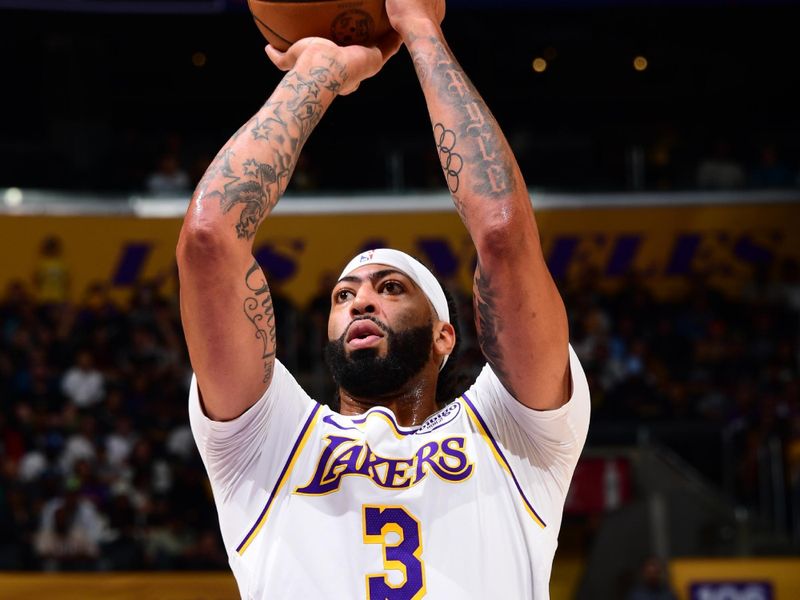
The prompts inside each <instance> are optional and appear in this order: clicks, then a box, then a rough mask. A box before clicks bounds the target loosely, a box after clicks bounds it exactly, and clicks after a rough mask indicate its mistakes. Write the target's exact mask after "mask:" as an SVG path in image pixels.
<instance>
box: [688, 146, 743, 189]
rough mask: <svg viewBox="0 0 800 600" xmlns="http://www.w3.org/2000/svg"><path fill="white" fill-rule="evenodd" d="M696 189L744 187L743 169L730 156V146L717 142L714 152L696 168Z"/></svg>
mask: <svg viewBox="0 0 800 600" xmlns="http://www.w3.org/2000/svg"><path fill="white" fill-rule="evenodd" d="M696 179H697V187H699V188H701V189H707V190H730V189H739V188H742V187H744V183H745V179H746V176H745V171H744V167H743V166H742V165H741V163H739V162H738V161H737V160H736V159H735V158H733V156H732V152H731V146H730V144H729V143H728V142H727V141H725V140H719V141H717V143H716V144H715V146H714V152H713V153H712V154H711V155H710V156H708V157H706V158H704V159H703V160H702V161H700V164H699V165H698V166H697V176H696Z"/></svg>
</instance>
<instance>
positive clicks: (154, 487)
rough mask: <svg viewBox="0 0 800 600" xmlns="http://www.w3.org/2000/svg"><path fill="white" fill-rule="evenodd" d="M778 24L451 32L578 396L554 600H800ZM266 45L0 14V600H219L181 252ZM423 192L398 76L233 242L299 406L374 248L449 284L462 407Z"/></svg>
mask: <svg viewBox="0 0 800 600" xmlns="http://www.w3.org/2000/svg"><path fill="white" fill-rule="evenodd" d="M798 23H800V6H798V5H797V3H795V2H789V1H785V2H777V1H775V2H770V1H755V0H754V1H752V2H747V1H738V2H732V1H723V0H719V1H713V0H706V1H695V2H692V1H688V0H687V1H683V2H681V1H676V2H668V1H662V2H635V1H633V0H630V1H627V2H625V1H621V0H618V1H615V0H582V1H581V0H562V1H559V2H556V1H546V0H460V1H459V0H451V1H450V2H449V4H448V15H447V18H446V20H445V24H444V28H445V33H446V35H447V36H448V40H449V41H450V44H451V46H452V48H453V50H454V52H455V54H456V55H457V56H458V58H459V59H460V61H461V63H462V65H463V66H464V67H465V69H466V71H467V72H468V73H469V75H470V77H471V78H472V79H473V81H474V82H475V84H476V86H477V87H478V89H479V90H480V91H481V92H482V93H483V95H484V97H485V99H486V100H487V103H488V104H489V106H490V107H491V108H492V110H493V111H494V113H495V115H496V117H497V119H498V121H499V122H500V124H501V126H502V127H503V128H504V130H505V132H506V134H507V137H508V138H509V141H510V143H511V145H512V147H513V149H514V151H515V153H516V155H517V158H518V160H519V162H520V165H521V167H522V170H523V173H524V175H525V178H526V180H527V182H528V185H529V187H530V190H531V197H532V201H533V203H534V206H535V208H536V209H537V221H538V223H539V226H540V229H541V231H542V243H543V247H544V250H545V255H546V257H547V260H548V264H549V265H550V268H551V271H552V272H553V274H554V276H555V278H556V280H557V282H558V284H559V286H560V289H561V291H562V294H563V295H564V299H565V302H566V305H567V309H568V312H569V318H570V326H571V339H572V344H573V346H574V347H575V350H576V351H577V352H578V354H579V356H580V357H581V360H582V362H583V364H584V367H585V369H586V372H587V375H588V376H589V380H590V386H591V388H592V393H593V398H592V403H593V422H592V426H591V429H590V433H589V440H588V444H587V448H586V450H585V452H584V456H583V458H582V460H581V462H580V463H579V465H578V469H577V471H576V474H575V478H574V481H573V484H572V489H571V492H570V496H569V499H568V502H567V506H566V509H565V518H564V524H563V528H562V533H561V538H560V547H559V550H558V553H557V556H556V562H555V566H554V573H553V581H552V596H553V598H554V599H555V600H560V599H567V598H580V599H595V598H599V599H605V598H622V599H637V600H648V599H653V600H655V599H661V598H681V599H689V598H691V599H697V600H737V599H740V598H741V599H742V600H745V599H746V600H761V599H765V600H767V599H780V600H789V599H792V598H799V597H800V561H798V559H797V556H798V554H800V379H798V368H799V367H800V235H799V229H800V227H799V226H800V116H798V108H797V107H798V106H800V69H798V68H797V59H798V58H799V57H800V37H799V36H798V33H797V29H798ZM263 46H264V42H263V40H262V38H261V36H260V34H259V33H258V31H257V29H256V28H255V26H254V25H253V23H252V20H251V18H250V16H249V15H248V13H247V9H246V2H244V1H243V0H169V1H168V0H164V1H161V0H136V1H124V0H0V57H1V58H0V69H2V70H1V71H0V81H2V83H3V86H2V91H1V92H0V107H2V111H1V112H0V114H1V115H2V118H0V265H2V267H1V268H0V571H5V572H6V573H5V574H3V573H0V598H19V597H21V596H22V595H23V594H28V595H29V597H30V593H36V592H31V591H30V590H37V591H38V593H44V592H43V591H42V590H43V589H44V588H43V587H42V586H46V585H48V582H51V583H52V585H54V586H56V587H55V588H54V589H55V590H56V592H54V593H58V594H59V595H60V597H67V596H64V595H63V594H67V595H68V594H69V590H70V589H72V590H77V591H75V594H76V595H75V597H76V598H77V597H82V598H85V597H94V595H100V594H101V593H103V594H105V593H108V589H109V587H108V586H109V585H111V584H110V583H109V582H117V583H116V584H115V585H117V586H121V587H120V588H119V589H122V590H124V589H127V590H130V589H137V590H139V591H138V592H137V594H139V595H140V596H141V597H147V593H150V592H147V593H145V592H143V591H142V590H144V589H145V587H146V585H147V582H148V581H149V582H151V583H152V582H157V585H158V590H159V591H158V592H152V594H151V596H150V597H169V598H183V597H189V596H186V594H188V593H189V592H188V591H187V590H190V589H191V594H192V595H191V597H192V598H212V597H213V598H217V597H219V598H225V597H235V596H236V591H235V586H234V585H233V582H232V579H231V577H230V575H229V574H228V572H227V559H226V555H225V550H224V548H223V547H222V542H221V539H220V536H219V529H218V522H217V517H216V511H215V509H214V505H213V500H212V498H211V496H210V490H209V488H208V485H207V479H206V476H205V472H204V469H203V467H202V464H201V462H200V460H199V456H198V454H197V451H196V448H195V446H194V442H193V440H192V438H191V433H190V432H189V429H188V417H187V389H188V388H187V386H188V381H189V378H190V375H191V370H190V365H189V362H188V357H187V353H186V349H185V346H184V342H183V335H182V330H181V326H180V318H179V312H178V306H177V281H176V273H175V260H174V248H175V243H176V240H177V233H178V231H179V229H180V219H181V216H182V213H183V211H184V210H185V208H186V206H187V204H188V200H189V197H190V195H191V190H192V189H193V187H194V185H195V184H196V183H197V181H198V180H199V178H200V177H201V176H202V174H203V172H204V170H205V168H206V166H207V165H208V163H209V162H210V160H211V159H212V158H213V156H214V155H215V153H216V151H217V150H218V149H219V147H221V146H222V145H223V144H224V142H225V141H226V140H227V138H228V136H229V135H231V134H232V133H233V132H234V131H235V130H236V129H237V128H238V127H239V125H241V123H243V122H244V121H245V120H246V119H247V118H249V116H250V115H251V114H252V113H253V112H255V110H256V109H257V108H258V107H259V106H260V104H261V103H263V101H264V100H265V99H266V97H267V95H268V93H269V92H270V91H271V90H272V88H273V87H274V86H275V85H276V84H277V82H278V81H279V78H280V74H279V73H278V72H277V70H276V69H275V68H274V67H273V66H272V65H271V64H270V63H269V61H268V60H267V59H266V57H265V56H264V54H263ZM444 190H445V186H444V182H443V178H442V174H441V168H440V166H439V162H438V158H437V155H436V152H435V150H434V146H433V143H432V139H431V135H430V123H429V121H428V118H427V113H426V111H425V105H424V102H423V100H422V95H421V92H420V91H419V88H418V84H417V82H416V79H415V76H414V72H413V68H412V66H411V63H410V60H409V59H408V57H407V55H406V54H405V53H404V52H401V53H400V54H399V55H398V56H397V57H395V58H394V59H393V60H392V61H390V63H389V64H388V65H387V66H386V67H385V69H384V72H382V73H381V74H380V75H379V76H378V77H376V78H374V79H372V80H370V81H368V82H366V83H365V84H364V85H362V86H361V88H360V90H359V91H358V93H356V94H354V95H352V96H348V97H346V98H340V99H338V100H337V101H336V103H335V104H334V105H333V107H332V108H331V109H330V111H329V113H328V116H327V117H326V118H325V119H324V120H323V121H322V123H321V124H320V125H319V127H318V128H317V130H316V132H315V133H314V135H313V136H312V137H311V139H310V141H309V142H308V144H307V146H306V149H305V150H304V152H303V155H302V156H301V159H300V162H299V165H298V168H297V171H296V173H295V175H294V178H293V180H292V183H291V184H290V188H289V191H288V193H287V195H286V198H285V199H284V200H283V201H282V202H281V203H280V204H279V206H278V209H277V210H276V212H275V214H274V216H272V217H270V219H268V220H267V222H265V225H264V226H263V227H262V231H261V232H260V234H259V236H258V237H257V238H256V243H255V254H256V257H257V259H258V260H259V262H260V263H261V265H262V267H263V268H264V269H265V270H267V271H268V273H269V278H270V282H271V287H272V288H273V300H274V304H275V310H276V315H277V319H278V322H277V327H278V348H279V350H278V356H279V358H280V359H281V360H282V361H283V362H284V363H285V364H286V365H287V366H288V367H289V368H290V370H292V372H293V373H294V374H295V375H296V377H297V378H298V379H299V380H300V381H301V382H302V384H303V385H304V387H305V388H306V389H307V390H308V391H309V393H310V394H311V395H312V396H313V397H315V398H317V399H318V400H320V401H322V402H328V401H329V400H330V399H331V397H332V394H333V389H332V387H331V383H330V381H329V377H328V374H327V370H326V367H325V366H324V364H323V363H322V360H321V347H322V344H323V342H324V341H325V325H326V320H327V312H328V309H329V290H330V287H331V285H332V281H333V280H334V278H335V276H336V274H338V272H339V269H340V268H341V266H342V265H343V264H344V262H345V261H346V260H347V259H349V258H350V257H351V256H352V255H353V254H355V253H357V252H358V251H360V250H362V249H365V248H369V247H375V246H379V245H392V246H395V247H398V248H400V249H403V250H406V251H408V252H410V253H412V254H415V255H417V256H419V257H420V258H421V259H422V260H423V261H424V262H426V263H427V264H429V265H430V266H431V267H432V269H433V270H434V271H435V272H436V273H437V274H438V275H439V276H440V277H441V279H442V280H443V281H444V282H445V283H446V284H447V285H448V287H449V288H450V289H451V291H452V292H453V293H454V294H455V295H456V297H457V299H458V304H459V306H460V309H461V310H460V320H461V324H462V329H463V331H464V339H465V343H464V351H463V353H462V356H461V357H460V359H459V361H460V362H459V364H460V366H461V368H462V370H463V372H464V374H465V382H466V381H467V379H468V377H469V376H470V375H472V374H474V373H475V372H476V369H478V368H479V367H480V365H481V364H482V359H481V356H480V352H479V350H478V349H477V347H476V344H475V336H474V330H473V328H472V325H471V323H472V313H471V311H472V308H471V302H470V291H471V273H472V269H473V266H474V261H475V253H474V250H473V249H472V246H471V243H470V241H469V238H468V236H467V234H466V231H465V230H464V229H463V227H462V226H461V224H460V222H459V221H458V218H457V216H456V214H455V212H454V211H453V210H452V208H451V204H450V200H449V197H448V196H447V195H446V194H445V193H443V191H444ZM465 387H466V385H465ZM42 571H45V572H49V573H66V572H69V573H74V572H82V573H86V572H90V573H102V579H98V578H97V577H100V576H99V575H85V576H84V578H83V579H81V580H80V583H75V582H76V581H78V580H76V579H65V580H62V579H57V578H56V579H52V578H41V577H37V578H32V577H30V575H32V574H33V573H38V572H42ZM176 571H193V572H195V573H197V572H202V573H203V574H202V575H200V574H199V573H198V574H196V575H193V576H192V577H190V578H188V579H187V578H185V577H184V578H181V576H180V575H176V574H175V572H176ZM26 572H27V575H26V574H25V573H26ZM131 572H147V573H148V575H147V576H141V577H138V578H137V577H136V576H132V575H130V573H131ZM155 572H159V573H169V574H170V575H165V576H163V577H167V579H164V578H163V577H162V576H160V575H157V574H155ZM215 572H216V573H217V574H216V575H215V574H213V573H215ZM118 573H126V574H127V575H125V578H123V579H119V577H122V576H120V575H116V574H118ZM208 573H212V574H211V575H208ZM131 577H132V579H131ZM65 581H71V582H72V584H71V586H70V585H68V584H65V583H64V582H65ZM98 581H102V582H104V583H103V584H102V585H105V586H106V587H105V588H103V589H104V590H106V591H104V592H100V591H96V592H95V591H92V590H97V589H99V588H96V587H93V586H97V585H98ZM132 581H134V582H136V583H135V584H132V583H131V582H132ZM153 585H155V584H153ZM192 585H194V586H195V588H192ZM31 586H33V587H31ZM37 586H38V587H37ZM126 586H127V587H126ZM131 586H134V587H133V588H132V587H131ZM136 586H139V587H136ZM142 586H145V587H142ZM170 586H172V587H170ZM26 590H27V591H26ZM120 594H123V592H120ZM142 594H144V596H142ZM123 596H124V594H123V595H121V596H119V597H123ZM32 597H37V596H35V595H34V596H32Z"/></svg>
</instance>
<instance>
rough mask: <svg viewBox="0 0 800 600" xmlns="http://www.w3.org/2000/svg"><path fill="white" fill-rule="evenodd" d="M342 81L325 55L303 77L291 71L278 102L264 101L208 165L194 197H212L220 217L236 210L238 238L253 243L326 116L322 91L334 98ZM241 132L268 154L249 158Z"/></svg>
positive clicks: (342, 75) (337, 66)
mask: <svg viewBox="0 0 800 600" xmlns="http://www.w3.org/2000/svg"><path fill="white" fill-rule="evenodd" d="M346 80H347V72H346V69H345V67H344V65H342V64H341V63H339V62H337V61H336V60H335V59H334V58H332V57H329V56H322V57H321V63H320V64H318V65H316V66H314V67H312V68H310V69H308V71H307V72H300V71H296V70H292V71H289V73H287V74H286V76H285V77H284V78H283V80H282V81H281V83H280V84H279V85H278V87H277V89H276V91H275V94H273V97H275V96H279V97H280V98H281V99H280V100H272V99H270V100H268V101H267V103H266V104H265V105H264V106H263V107H262V108H261V110H259V112H258V113H257V114H256V115H255V116H254V117H253V118H251V119H250V120H249V121H248V122H247V123H245V124H244V125H243V126H242V127H241V128H240V129H239V131H237V132H236V133H235V134H234V135H233V137H232V138H231V139H230V141H229V142H228V143H227V144H226V145H225V147H224V148H223V149H222V150H221V151H220V152H219V154H218V155H217V157H216V158H215V159H214V161H213V162H212V163H211V165H210V166H209V168H208V170H207V171H206V174H205V175H204V176H203V179H202V180H201V181H200V184H199V185H198V187H197V192H196V195H197V197H198V198H201V199H202V198H204V197H208V198H212V197H213V198H216V199H217V200H218V201H219V203H220V207H221V208H222V212H223V214H228V213H229V212H231V211H234V210H240V212H239V218H238V221H237V222H236V224H235V230H236V236H237V237H238V238H239V239H245V240H251V239H253V237H254V236H255V234H256V231H257V230H258V227H259V225H260V224H261V222H262V221H263V220H264V218H265V217H266V216H267V215H268V214H269V213H270V211H271V210H272V209H273V208H274V206H275V205H276V204H277V203H278V199H279V198H280V196H281V194H283V192H284V191H285V190H286V186H287V185H288V183H289V178H290V177H291V174H292V172H293V171H294V167H295V165H296V164H297V158H298V155H299V153H300V150H301V148H302V147H303V144H305V142H306V140H307V139H308V136H309V135H310V134H311V132H312V131H313V129H314V127H316V125H317V123H319V121H320V119H321V118H322V114H323V113H324V112H325V104H324V103H323V101H322V100H321V99H320V94H321V92H322V90H327V91H328V92H331V93H333V94H336V93H338V91H339V89H340V88H341V86H342V83H343V82H344V81H346ZM244 133H249V135H250V138H251V140H252V141H254V142H257V143H259V144H267V145H268V146H269V149H265V150H259V151H258V154H257V155H256V156H253V155H252V152H253V148H252V146H248V145H246V144H240V145H237V144H236V142H237V140H239V138H240V137H241V136H242V135H243V134H244ZM234 148H236V150H234ZM239 148H244V149H245V150H244V151H242V150H239Z"/></svg>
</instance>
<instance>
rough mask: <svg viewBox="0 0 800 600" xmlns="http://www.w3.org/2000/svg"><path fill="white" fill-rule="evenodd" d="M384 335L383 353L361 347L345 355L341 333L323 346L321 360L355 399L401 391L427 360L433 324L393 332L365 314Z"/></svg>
mask: <svg viewBox="0 0 800 600" xmlns="http://www.w3.org/2000/svg"><path fill="white" fill-rule="evenodd" d="M367 319H369V320H370V321H372V322H373V323H375V324H376V325H378V327H380V328H381V330H382V331H384V332H386V334H387V341H388V347H387V352H386V356H385V357H383V358H381V357H379V356H378V349H377V348H361V349H359V350H354V351H353V352H351V353H350V356H347V354H346V353H345V349H344V345H345V335H346V333H347V331H345V333H343V334H342V335H341V337H339V339H337V340H330V341H328V343H327V344H326V345H325V362H326V363H327V365H328V368H329V369H330V371H331V375H333V380H334V381H335V382H336V384H337V385H338V386H339V387H340V388H342V389H344V390H346V391H347V392H348V393H350V394H352V395H353V396H355V397H356V398H364V399H369V398H380V397H383V396H387V395H389V394H391V393H393V392H397V391H399V390H401V389H402V388H403V387H404V386H405V385H406V384H407V383H408V382H409V381H410V380H411V378H412V377H414V376H415V375H417V374H418V373H419V372H420V371H422V368H423V367H424V366H425V365H426V364H427V363H428V360H429V359H430V355H431V348H432V347H433V323H432V322H428V324H427V325H422V326H421V327H412V328H410V329H407V330H405V331H401V332H396V331H394V330H393V329H391V328H389V327H387V326H386V325H384V324H383V323H381V322H380V321H378V320H377V319H373V318H372V317H367Z"/></svg>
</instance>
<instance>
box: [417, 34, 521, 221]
mask: <svg viewBox="0 0 800 600" xmlns="http://www.w3.org/2000/svg"><path fill="white" fill-rule="evenodd" d="M416 39H417V40H423V41H424V44H420V45H415V46H414V47H413V48H414V49H413V50H412V55H413V60H414V67H415V69H416V71H417V75H418V77H419V79H420V82H421V83H422V84H423V85H424V84H425V83H426V82H429V83H430V84H431V85H432V86H433V89H434V93H435V94H436V96H437V98H438V99H439V100H440V101H442V102H444V103H445V104H447V105H449V106H451V107H452V108H453V109H454V110H453V111H452V112H451V114H450V115H448V116H449V117H451V118H452V123H446V124H445V123H436V124H435V125H434V137H435V139H436V140H437V148H439V153H440V158H441V145H442V143H441V142H442V139H441V138H442V134H441V130H440V129H439V128H440V127H441V128H443V129H444V130H445V131H450V132H451V133H452V134H453V135H452V139H455V138H456V137H457V138H458V144H457V145H455V144H454V145H453V146H449V152H450V155H452V153H453V152H454V151H456V150H457V152H458V155H459V157H460V158H462V159H463V166H464V174H462V175H461V177H460V180H461V182H462V183H469V185H470V186H471V188H472V189H471V190H470V191H472V192H474V193H476V194H477V195H479V196H481V197H485V198H490V199H492V198H500V197H503V196H507V195H508V194H509V193H511V192H513V191H514V190H515V189H516V188H517V187H518V185H519V181H518V179H517V174H516V171H517V167H516V161H515V160H514V157H513V155H512V154H511V151H510V149H509V148H508V145H507V143H506V141H505V137H504V136H503V132H502V131H501V130H500V126H499V125H498V124H497V121H495V119H494V117H493V116H492V113H491V112H490V111H489V108H488V107H487V106H486V103H485V102H484V101H483V99H482V98H481V97H480V94H479V93H478V91H477V90H476V89H475V86H474V85H473V84H472V82H471V81H470V80H469V78H468V77H467V75H466V74H465V73H464V71H463V69H462V68H461V66H460V65H459V64H458V62H457V61H456V59H455V57H454V56H453V54H452V52H451V51H450V49H449V48H448V47H447V46H446V45H445V44H444V43H442V42H441V41H440V40H438V39H437V38H435V37H428V38H416ZM444 165H445V163H444V161H443V163H442V166H443V168H445V166H444ZM449 170H450V169H449V168H445V174H446V175H447V176H448V185H449V186H450V191H451V192H452V193H453V194H454V195H456V194H458V193H459V192H461V191H464V192H466V191H467V190H460V189H456V190H453V186H452V184H451V176H450V175H449V173H448V171H449ZM457 206H458V204H457Z"/></svg>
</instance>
